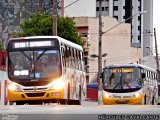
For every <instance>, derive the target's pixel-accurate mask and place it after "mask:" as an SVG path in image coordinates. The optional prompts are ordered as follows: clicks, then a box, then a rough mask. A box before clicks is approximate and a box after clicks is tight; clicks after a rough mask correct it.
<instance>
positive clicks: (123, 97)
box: [123, 96, 131, 98]
mask: <svg viewBox="0 0 160 120" xmlns="http://www.w3.org/2000/svg"><path fill="white" fill-rule="evenodd" d="M123 98H131V96H123Z"/></svg>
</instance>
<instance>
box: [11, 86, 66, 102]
mask: <svg viewBox="0 0 160 120" xmlns="http://www.w3.org/2000/svg"><path fill="white" fill-rule="evenodd" d="M8 99H9V101H10V102H16V101H30V100H31V101H34V100H35V101H38V100H54V99H57V100H58V99H64V90H63V89H62V90H46V91H31V92H26V91H25V92H15V91H11V90H8Z"/></svg>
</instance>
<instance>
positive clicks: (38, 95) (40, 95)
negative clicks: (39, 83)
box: [26, 92, 45, 97]
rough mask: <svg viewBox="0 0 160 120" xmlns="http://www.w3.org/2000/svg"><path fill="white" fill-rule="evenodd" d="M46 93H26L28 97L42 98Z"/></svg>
mask: <svg viewBox="0 0 160 120" xmlns="http://www.w3.org/2000/svg"><path fill="white" fill-rule="evenodd" d="M44 94H45V92H40V93H26V95H27V96H28V97H42V96H44Z"/></svg>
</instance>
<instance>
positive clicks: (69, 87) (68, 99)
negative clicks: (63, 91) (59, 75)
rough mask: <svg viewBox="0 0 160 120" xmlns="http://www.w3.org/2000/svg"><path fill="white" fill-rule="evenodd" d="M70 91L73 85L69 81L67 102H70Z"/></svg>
mask: <svg viewBox="0 0 160 120" xmlns="http://www.w3.org/2000/svg"><path fill="white" fill-rule="evenodd" d="M70 91H71V86H70V83H68V90H67V104H69V101H70Z"/></svg>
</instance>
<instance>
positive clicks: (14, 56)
mask: <svg viewBox="0 0 160 120" xmlns="http://www.w3.org/2000/svg"><path fill="white" fill-rule="evenodd" d="M8 71H9V72H8V74H9V78H10V79H11V80H12V79H16V80H25V79H28V80H31V79H41V78H50V77H58V76H60V74H61V62H60V51H59V50H53V49H52V50H46V49H45V50H35V51H22V50H19V51H13V52H9V57H8Z"/></svg>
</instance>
